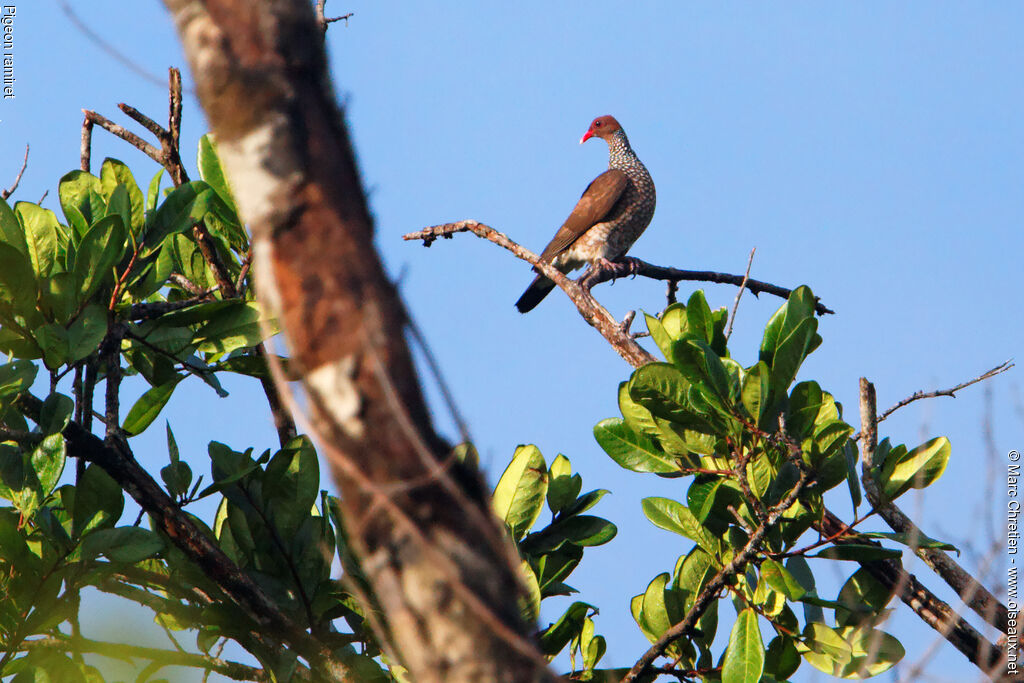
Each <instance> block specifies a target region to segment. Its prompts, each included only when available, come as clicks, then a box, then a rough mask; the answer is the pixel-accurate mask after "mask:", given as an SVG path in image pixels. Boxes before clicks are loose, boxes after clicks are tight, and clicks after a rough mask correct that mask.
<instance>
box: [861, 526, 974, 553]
mask: <svg viewBox="0 0 1024 683" xmlns="http://www.w3.org/2000/svg"><path fill="white" fill-rule="evenodd" d="M857 535H858V536H863V537H865V538H886V539H888V540H890V541H895V542H896V543H902V544H903V545H905V546H909V547H914V548H931V549H934V550H950V551H952V552H955V553H956V554H957V555H959V554H960V550H959V549H958V548H957V547H956V546H955V545H953V544H952V543H946V542H945V541H939V540H936V539H934V538H930V537H928V536H925V535H924V534H923V533H921V532H920V531H918V532H917V533H913V532H909V533H908V532H899V533H897V532H893V531H862V532H860V533H859V534H857Z"/></svg>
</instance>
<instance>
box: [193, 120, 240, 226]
mask: <svg viewBox="0 0 1024 683" xmlns="http://www.w3.org/2000/svg"><path fill="white" fill-rule="evenodd" d="M198 165H199V173H200V174H201V175H202V177H203V180H205V181H206V182H207V183H209V184H210V187H212V188H213V189H214V190H216V192H217V194H218V195H219V196H220V198H221V199H222V200H223V201H224V203H225V204H227V206H228V208H229V209H230V210H231V211H232V212H233V213H238V207H237V206H236V204H235V197H234V194H233V193H232V192H231V186H230V184H229V183H228V179H227V176H226V175H225V174H224V169H223V167H222V166H221V163H220V158H219V157H218V156H217V148H216V145H215V144H214V141H213V138H212V137H211V135H210V134H209V133H208V134H206V135H204V136H203V137H201V138H199V160H198Z"/></svg>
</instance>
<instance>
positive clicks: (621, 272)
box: [579, 256, 641, 292]
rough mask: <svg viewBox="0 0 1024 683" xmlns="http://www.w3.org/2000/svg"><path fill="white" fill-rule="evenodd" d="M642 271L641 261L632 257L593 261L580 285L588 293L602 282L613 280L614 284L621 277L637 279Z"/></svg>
mask: <svg viewBox="0 0 1024 683" xmlns="http://www.w3.org/2000/svg"><path fill="white" fill-rule="evenodd" d="M640 270H641V261H640V260H639V259H635V258H633V257H631V256H620V257H619V258H617V259H615V260H614V261H612V260H609V259H606V258H599V259H596V260H594V261H591V263H590V267H589V268H588V269H587V271H586V272H585V273H583V275H582V277H580V279H579V284H580V286H581V287H583V289H584V290H585V291H587V292H589V291H590V288H591V287H593V286H594V285H596V284H598V283H600V282H607V281H608V280H611V281H612V282H613V283H614V282H615V281H616V280H618V279H619V278H620V277H626V276H627V275H632V276H633V277H636V276H637V275H638V274H639V273H640Z"/></svg>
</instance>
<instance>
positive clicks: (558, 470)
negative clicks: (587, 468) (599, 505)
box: [547, 455, 603, 514]
mask: <svg viewBox="0 0 1024 683" xmlns="http://www.w3.org/2000/svg"><path fill="white" fill-rule="evenodd" d="M548 474H549V480H548V492H547V500H548V507H549V508H550V509H551V512H553V513H555V514H558V513H560V512H562V511H563V510H565V509H567V508H568V507H569V506H570V505H572V504H573V503H574V502H576V496H578V495H579V494H580V489H581V488H582V487H583V478H582V477H580V475H578V474H573V473H572V465H571V464H570V462H569V459H568V458H566V457H565V456H564V455H558V457H556V458H555V459H554V461H553V462H552V463H551V467H550V468H549V470H548ZM602 495H603V494H602ZM594 502H595V503H596V502H597V501H596V500H595V501H594Z"/></svg>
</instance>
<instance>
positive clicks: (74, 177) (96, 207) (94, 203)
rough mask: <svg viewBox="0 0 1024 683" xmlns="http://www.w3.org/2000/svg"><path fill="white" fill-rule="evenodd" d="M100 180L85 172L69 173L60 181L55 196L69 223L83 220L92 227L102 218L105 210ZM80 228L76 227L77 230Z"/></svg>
mask: <svg viewBox="0 0 1024 683" xmlns="http://www.w3.org/2000/svg"><path fill="white" fill-rule="evenodd" d="M102 192H103V186H102V183H101V182H100V179H99V178H97V177H96V176H94V175H92V174H91V173H88V172H86V171H71V172H70V173H67V174H65V175H64V177H63V178H61V179H60V185H59V186H58V191H57V194H58V196H59V197H60V205H61V208H62V209H64V215H65V217H67V219H68V222H69V223H76V222H78V220H81V219H84V221H85V225H92V224H93V223H95V222H96V221H98V220H99V219H101V218H102V217H103V211H104V209H105V208H106V206H105V204H106V203H105V202H104V201H103V196H102ZM79 227H80V226H76V228H79Z"/></svg>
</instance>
